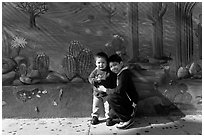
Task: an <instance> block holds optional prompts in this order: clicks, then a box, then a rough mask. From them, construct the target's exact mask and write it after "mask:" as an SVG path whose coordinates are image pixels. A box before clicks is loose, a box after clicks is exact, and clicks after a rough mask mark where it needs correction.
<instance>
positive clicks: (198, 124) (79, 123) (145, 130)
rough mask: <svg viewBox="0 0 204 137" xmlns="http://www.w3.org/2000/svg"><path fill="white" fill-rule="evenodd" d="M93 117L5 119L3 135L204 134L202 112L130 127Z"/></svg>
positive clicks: (148, 120) (145, 120)
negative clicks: (95, 121)
mask: <svg viewBox="0 0 204 137" xmlns="http://www.w3.org/2000/svg"><path fill="white" fill-rule="evenodd" d="M101 120H102V122H101V123H100V124H98V125H91V124H90V117H89V118H87V117H86V118H49V119H44V118H41V119H2V135H202V115H186V116H185V117H183V118H181V117H178V116H172V117H141V118H136V120H135V124H134V125H133V126H132V127H130V128H129V129H126V130H120V129H117V128H116V126H112V127H107V126H106V124H105V120H104V119H102V118H101Z"/></svg>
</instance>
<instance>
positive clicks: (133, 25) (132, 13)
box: [128, 2, 139, 61]
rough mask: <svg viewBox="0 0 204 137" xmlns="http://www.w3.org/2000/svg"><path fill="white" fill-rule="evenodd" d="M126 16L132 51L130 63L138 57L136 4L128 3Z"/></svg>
mask: <svg viewBox="0 0 204 137" xmlns="http://www.w3.org/2000/svg"><path fill="white" fill-rule="evenodd" d="M128 16H129V26H130V35H131V41H132V43H131V45H132V51H133V59H132V61H136V60H137V59H138V56H139V34H138V2H130V3H129V9H128Z"/></svg>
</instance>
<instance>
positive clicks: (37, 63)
mask: <svg viewBox="0 0 204 137" xmlns="http://www.w3.org/2000/svg"><path fill="white" fill-rule="evenodd" d="M49 65H50V60H49V56H47V55H46V54H45V53H39V54H37V55H36V57H35V58H34V63H33V69H34V70H38V71H39V73H40V76H41V77H42V78H45V77H46V76H47V75H48V73H49Z"/></svg>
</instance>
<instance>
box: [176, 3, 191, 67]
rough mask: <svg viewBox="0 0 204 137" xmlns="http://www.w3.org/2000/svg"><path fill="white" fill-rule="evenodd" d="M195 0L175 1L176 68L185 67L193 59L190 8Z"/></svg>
mask: <svg viewBox="0 0 204 137" xmlns="http://www.w3.org/2000/svg"><path fill="white" fill-rule="evenodd" d="M194 5H195V2H177V3H176V4H175V14H176V15H175V17H176V68H177V69H178V68H179V67H185V66H186V65H187V64H188V63H190V62H191V61H192V60H193V23H192V8H193V6H194Z"/></svg>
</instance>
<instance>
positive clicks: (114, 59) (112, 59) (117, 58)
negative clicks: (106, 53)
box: [108, 54, 122, 63]
mask: <svg viewBox="0 0 204 137" xmlns="http://www.w3.org/2000/svg"><path fill="white" fill-rule="evenodd" d="M121 61H122V58H121V57H120V56H119V55H118V54H113V55H111V56H110V57H109V58H108V62H118V63H120V62H121Z"/></svg>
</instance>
